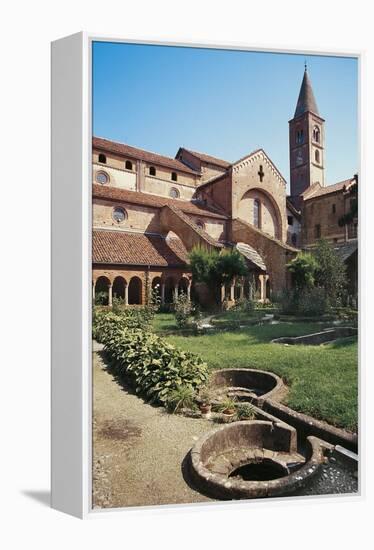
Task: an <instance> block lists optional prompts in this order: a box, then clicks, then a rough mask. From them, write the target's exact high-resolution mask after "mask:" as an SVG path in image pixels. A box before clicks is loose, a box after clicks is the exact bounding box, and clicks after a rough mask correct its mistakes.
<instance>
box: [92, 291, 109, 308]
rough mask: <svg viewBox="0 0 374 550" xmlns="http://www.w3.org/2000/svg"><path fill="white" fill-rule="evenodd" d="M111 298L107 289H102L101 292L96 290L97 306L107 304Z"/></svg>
mask: <svg viewBox="0 0 374 550" xmlns="http://www.w3.org/2000/svg"><path fill="white" fill-rule="evenodd" d="M108 300H109V294H108V291H106V290H101V291H100V292H96V294H95V305H97V306H105V305H107V304H108Z"/></svg>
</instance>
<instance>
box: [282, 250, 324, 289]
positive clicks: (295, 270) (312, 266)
mask: <svg viewBox="0 0 374 550" xmlns="http://www.w3.org/2000/svg"><path fill="white" fill-rule="evenodd" d="M286 267H287V269H288V271H289V272H290V273H291V274H292V282H293V284H294V286H295V287H296V289H297V290H303V289H305V288H312V287H313V286H314V282H315V277H316V273H317V270H318V268H319V266H318V263H317V260H316V258H315V257H314V256H313V255H312V254H310V253H309V252H299V254H298V255H297V256H296V258H294V259H293V260H291V261H290V262H289V263H288V264H287V266H286Z"/></svg>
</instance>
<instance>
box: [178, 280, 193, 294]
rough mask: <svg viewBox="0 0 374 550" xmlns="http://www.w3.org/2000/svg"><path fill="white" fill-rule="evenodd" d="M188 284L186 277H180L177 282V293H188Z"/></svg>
mask: <svg viewBox="0 0 374 550" xmlns="http://www.w3.org/2000/svg"><path fill="white" fill-rule="evenodd" d="M189 286H190V284H189V280H188V279H187V277H182V278H181V279H180V280H179V283H178V294H181V293H182V292H183V294H188V287H189Z"/></svg>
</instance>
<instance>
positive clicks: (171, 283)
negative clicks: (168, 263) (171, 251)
mask: <svg viewBox="0 0 374 550" xmlns="http://www.w3.org/2000/svg"><path fill="white" fill-rule="evenodd" d="M164 284H165V304H172V303H173V298H174V289H175V280H174V278H173V277H166V278H165V280H164Z"/></svg>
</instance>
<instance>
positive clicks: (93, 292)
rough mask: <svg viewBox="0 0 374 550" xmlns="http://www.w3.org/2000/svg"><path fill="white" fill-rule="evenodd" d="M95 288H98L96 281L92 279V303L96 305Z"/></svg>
mask: <svg viewBox="0 0 374 550" xmlns="http://www.w3.org/2000/svg"><path fill="white" fill-rule="evenodd" d="M95 289H96V281H92V303H93V305H95Z"/></svg>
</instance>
